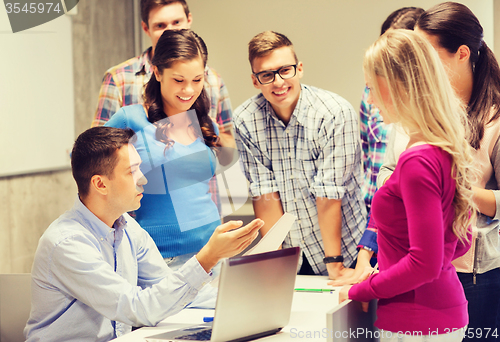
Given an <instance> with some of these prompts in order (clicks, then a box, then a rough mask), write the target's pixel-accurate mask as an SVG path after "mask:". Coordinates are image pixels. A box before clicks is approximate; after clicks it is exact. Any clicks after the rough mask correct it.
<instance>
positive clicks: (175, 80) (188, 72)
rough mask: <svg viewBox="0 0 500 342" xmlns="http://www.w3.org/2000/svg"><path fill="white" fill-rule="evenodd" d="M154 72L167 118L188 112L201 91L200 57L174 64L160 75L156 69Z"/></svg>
mask: <svg viewBox="0 0 500 342" xmlns="http://www.w3.org/2000/svg"><path fill="white" fill-rule="evenodd" d="M154 72H155V77H156V80H157V81H158V82H160V87H161V96H162V98H163V110H164V111H165V114H167V116H172V115H175V114H178V113H182V112H185V111H188V110H189V109H190V108H191V106H192V105H193V104H194V102H195V101H196V99H197V98H198V96H200V94H201V92H202V90H203V85H204V80H205V67H204V65H203V61H202V59H201V57H198V58H195V59H192V60H188V61H178V62H175V63H173V64H172V66H171V67H170V68H166V69H164V70H163V72H162V73H161V74H160V72H159V71H158V69H156V68H154Z"/></svg>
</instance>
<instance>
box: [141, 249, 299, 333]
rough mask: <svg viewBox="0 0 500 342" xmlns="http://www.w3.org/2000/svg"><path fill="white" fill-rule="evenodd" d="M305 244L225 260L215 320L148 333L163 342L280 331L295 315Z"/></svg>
mask: <svg viewBox="0 0 500 342" xmlns="http://www.w3.org/2000/svg"><path fill="white" fill-rule="evenodd" d="M299 255H300V248H299V247H293V248H287V249H282V250H278V251H273V252H267V253H261V254H254V255H248V256H242V257H234V258H230V259H226V260H223V262H222V268H221V274H220V281H219V292H218V295H217V305H216V309H215V316H214V320H213V322H212V323H208V324H200V325H196V326H191V327H187V328H184V329H179V330H174V331H169V332H166V333H163V334H158V335H154V336H149V337H146V340H147V341H148V342H164V341H212V342H228V341H249V340H253V339H256V338H260V337H263V336H267V335H272V334H275V333H277V332H279V331H280V330H281V329H282V328H283V327H284V326H285V325H287V324H288V321H289V319H290V311H291V309H292V298H293V292H294V284H295V276H296V273H297V264H298V261H299Z"/></svg>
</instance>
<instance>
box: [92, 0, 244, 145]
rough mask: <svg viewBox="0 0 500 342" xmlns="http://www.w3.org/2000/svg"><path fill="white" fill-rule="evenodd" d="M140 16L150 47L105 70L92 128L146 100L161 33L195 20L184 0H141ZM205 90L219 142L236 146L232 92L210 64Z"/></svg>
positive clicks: (189, 23) (182, 26)
mask: <svg viewBox="0 0 500 342" xmlns="http://www.w3.org/2000/svg"><path fill="white" fill-rule="evenodd" d="M141 19H142V23H141V25H142V29H143V30H144V32H145V33H146V34H147V35H148V37H149V38H150V39H151V47H150V48H148V49H147V50H146V51H144V52H143V53H142V54H141V55H140V56H137V57H134V58H131V59H129V60H127V61H125V62H123V63H121V64H118V65H116V66H114V67H112V68H111V69H109V70H108V71H107V72H106V74H105V75H104V79H103V82H102V85H101V90H100V92H99V103H98V105H97V111H96V113H95V116H94V120H93V121H92V127H95V126H102V125H104V124H105V123H106V122H107V121H108V120H109V119H110V118H111V116H113V114H114V113H116V111H117V110H118V109H120V107H124V106H129V105H133V104H140V103H143V96H142V95H143V93H144V88H145V85H146V83H147V82H148V81H149V79H150V78H151V75H152V73H153V71H152V67H151V59H152V58H153V55H154V51H155V47H156V43H157V42H158V39H159V38H160V36H161V34H162V33H163V31H165V30H180V29H190V28H191V24H192V22H193V16H192V14H191V12H190V11H189V7H188V5H187V3H186V1H185V0H141ZM205 90H206V92H207V95H208V98H209V99H210V113H209V115H210V117H211V118H212V119H213V120H214V121H215V122H216V123H217V125H218V127H219V132H220V134H219V137H220V143H221V145H222V146H224V147H232V148H234V147H235V142H234V138H233V136H232V133H231V129H232V120H231V119H232V110H231V102H230V100H229V94H228V92H227V88H226V86H225V85H224V82H223V81H222V78H221V77H220V76H219V75H218V74H217V73H216V72H215V70H214V69H212V68H210V67H208V66H207V67H206V69H205Z"/></svg>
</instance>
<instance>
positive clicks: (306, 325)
mask: <svg viewBox="0 0 500 342" xmlns="http://www.w3.org/2000/svg"><path fill="white" fill-rule="evenodd" d="M327 280H328V277H326V276H297V280H296V282H295V287H296V288H325V287H327V285H326V282H327ZM335 289H336V291H335V292H333V293H329V292H326V293H311V292H295V293H294V295H293V302H292V313H291V315H290V322H289V323H288V325H287V326H286V327H284V328H283V330H282V331H281V332H279V333H278V334H276V335H273V336H268V337H264V338H261V339H258V340H257V341H273V342H275V341H298V340H301V339H303V338H305V337H306V336H307V337H308V338H307V341H311V342H316V341H326V337H325V338H323V337H322V333H321V332H322V330H323V329H326V313H327V312H328V311H329V310H331V309H332V308H334V307H335V306H336V305H338V302H339V300H338V296H339V292H338V290H339V289H340V287H337V288H335ZM213 314H214V310H203V309H184V310H182V311H181V312H179V313H178V314H176V315H174V316H171V317H168V318H166V319H165V320H163V321H161V322H160V323H159V324H158V325H157V326H156V327H152V328H149V327H148V328H141V329H138V330H135V331H133V332H131V333H130V334H126V335H124V336H122V337H119V338H117V339H114V340H113V341H116V342H137V341H141V340H142V339H143V338H144V337H147V336H151V335H155V334H159V333H163V332H166V331H169V330H174V329H178V328H182V327H185V326H188V325H192V324H200V323H202V322H203V317H205V316H213ZM301 337H302V338H301Z"/></svg>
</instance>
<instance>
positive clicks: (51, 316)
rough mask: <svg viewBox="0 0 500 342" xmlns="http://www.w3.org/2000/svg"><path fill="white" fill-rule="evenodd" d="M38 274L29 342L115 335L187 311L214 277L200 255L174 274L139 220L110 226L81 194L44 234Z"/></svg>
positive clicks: (123, 218)
mask: <svg viewBox="0 0 500 342" xmlns="http://www.w3.org/2000/svg"><path fill="white" fill-rule="evenodd" d="M31 276H32V283H31V296H32V297H31V314H30V318H29V320H28V323H27V325H26V328H25V330H24V333H25V336H26V338H27V341H28V342H32V341H51V342H56V341H65V342H67V341H109V340H111V339H112V338H114V337H117V336H121V335H123V334H125V333H127V332H129V331H130V330H131V326H133V325H136V326H137V325H148V326H152V325H155V324H157V323H158V322H159V321H161V320H162V319H164V318H166V317H167V316H169V315H172V314H175V313H177V312H179V311H180V310H181V309H183V308H184V307H185V306H186V305H187V304H189V303H190V302H192V301H193V299H194V298H195V296H196V294H197V293H198V291H199V290H200V289H201V288H202V287H203V285H205V284H206V283H208V282H209V281H210V280H211V274H207V273H206V272H205V270H204V269H203V268H202V267H201V265H200V264H199V263H198V261H197V259H196V258H195V257H193V258H192V259H190V260H189V261H188V262H187V263H186V264H185V265H184V266H183V267H181V268H180V269H179V270H177V271H176V272H173V271H172V270H170V269H169V268H168V267H167V265H166V264H165V262H164V261H163V258H162V256H161V254H160V252H159V251H158V248H157V247H156V245H155V244H154V242H153V240H152V239H151V237H150V236H149V234H148V233H147V232H146V231H145V230H143V229H142V228H141V227H140V226H139V224H138V223H137V222H136V221H135V220H134V219H133V218H131V217H130V216H129V215H127V214H124V215H123V216H121V217H120V218H119V219H118V220H117V221H116V222H115V224H114V227H113V228H110V227H108V226H107V225H106V224H105V223H104V222H102V221H101V220H99V219H98V218H97V217H96V216H95V215H94V214H93V213H92V212H91V211H90V210H88V209H87V207H85V205H84V204H83V203H82V202H81V201H80V200H79V199H77V200H76V202H75V205H74V207H73V208H72V209H71V210H70V211H67V212H66V213H64V214H63V215H62V216H61V217H59V218H58V219H57V220H56V221H54V222H53V223H52V224H51V225H50V226H49V228H48V229H47V230H46V231H45V233H44V234H43V236H42V237H41V238H40V242H39V244H38V248H37V251H36V254H35V261H34V263H33V270H32V273H31Z"/></svg>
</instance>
